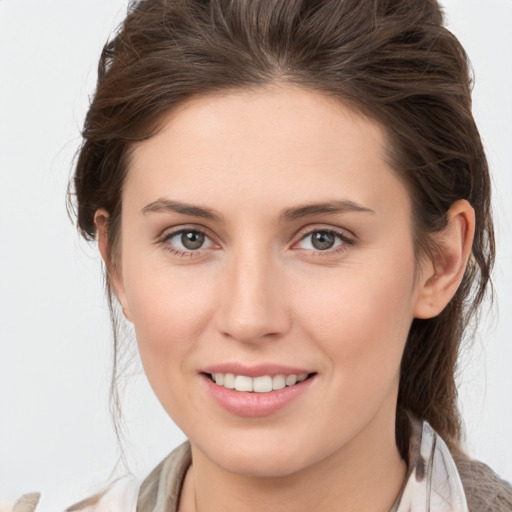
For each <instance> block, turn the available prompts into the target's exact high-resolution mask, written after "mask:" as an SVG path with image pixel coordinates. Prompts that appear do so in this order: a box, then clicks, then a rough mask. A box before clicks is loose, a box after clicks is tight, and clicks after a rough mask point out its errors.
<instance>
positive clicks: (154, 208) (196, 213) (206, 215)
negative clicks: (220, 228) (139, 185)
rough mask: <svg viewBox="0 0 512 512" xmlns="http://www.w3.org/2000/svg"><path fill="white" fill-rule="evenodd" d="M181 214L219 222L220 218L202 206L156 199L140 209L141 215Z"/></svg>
mask: <svg viewBox="0 0 512 512" xmlns="http://www.w3.org/2000/svg"><path fill="white" fill-rule="evenodd" d="M162 212H171V213H181V214H183V215H190V216H192V217H200V218H202V219H207V220H212V221H219V220H221V216H220V215H218V214H216V213H215V212H214V211H213V210H211V209H210V208H204V207H202V206H195V205H192V204H188V203H182V202H181V201H171V200H170V199H157V200H156V201H153V202H152V203H149V204H148V205H146V206H144V208H142V214H143V215H147V214H148V213H162Z"/></svg>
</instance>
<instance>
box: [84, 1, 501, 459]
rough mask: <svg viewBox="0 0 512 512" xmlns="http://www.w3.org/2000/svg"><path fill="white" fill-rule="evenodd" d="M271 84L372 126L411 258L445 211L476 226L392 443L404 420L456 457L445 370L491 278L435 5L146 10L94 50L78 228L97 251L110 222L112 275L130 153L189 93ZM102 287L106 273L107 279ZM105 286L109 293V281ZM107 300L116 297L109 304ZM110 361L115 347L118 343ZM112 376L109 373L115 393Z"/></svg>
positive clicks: (463, 91)
mask: <svg viewBox="0 0 512 512" xmlns="http://www.w3.org/2000/svg"><path fill="white" fill-rule="evenodd" d="M271 83H285V84H293V85H295V86H297V87H302V88H304V89H306V90H311V91H317V92H321V93H323V94H326V95H329V96H331V97H334V98H337V99H339V101H341V102H343V103H344V104H346V105H348V106H349V107H350V108H352V109H353V110H354V111H355V112H357V113H359V114H362V115H365V116H367V117H369V118H371V119H372V120H374V121H376V122H378V123H379V124H380V125H381V126H382V127H383V128H384V130H385V133H386V136H387V153H388V158H389V161H390V164H391V166H392V168H393V169H394V170H395V171H396V173H397V175H398V176H399V177H400V178H401V179H402V180H403V181H404V183H405V184H406V185H407V187H408V190H409V193H410V195H411V198H412V200H413V210H414V211H413V213H414V233H413V237H414V242H415V248H416V251H417V255H418V257H424V256H425V255H427V256H428V254H429V253H430V252H431V251H432V250H433V246H432V242H431V236H430V235H431V234H432V233H434V232H436V231H440V230H442V229H443V228H444V227H445V225H446V221H447V219H446V213H447V211H448V209H449V208H450V205H452V204H453V203H454V202H455V201H457V200H459V199H466V200H468V201H469V202H470V203H471V205H472V206H473V208H474V210H475V214H476V233H475V238H474V242H473V247H472V254H471V258H470V261H469V263H468V266H467V269H466V272H465V275H464V278H463V280H462V284H461V285H460V287H459V289H458V291H457V293H456V294H455V296H454V297H453V299H452V300H451V302H450V303H449V304H448V306H447V307H446V308H445V310H444V311H443V312H442V313H441V314H440V315H438V316H437V317H435V318H431V319H427V320H419V319H415V320H414V321H413V324H412V326H411V329H410V333H409V337H408V340H407V344H406V348H405V353H404V355H403V360H402V365H401V376H400V388H399V396H398V408H397V429H396V436H397V444H398V447H399V449H400V451H401V453H402V455H403V456H404V455H406V451H407V424H408V423H407V420H406V416H405V411H411V412H413V413H414V414H416V415H418V416H419V417H421V418H424V419H426V420H427V421H428V422H429V423H430V424H431V425H432V427H433V428H434V429H435V430H436V431H437V432H438V433H439V434H440V435H441V436H442V437H443V438H444V439H445V441H446V442H447V444H448V445H449V446H450V447H451V448H452V450H454V449H457V447H458V446H459V442H460V439H461V421H460V415H459V411H458V407H457V390H456V384H455V370H456V362H457V356H458V353H459V349H460V343H461V339H462V337H463V334H464V330H465V328H466V327H467V326H468V324H469V322H470V320H471V318H472V317H473V316H474V315H475V313H477V311H478V308H479V306H480V304H481V302H482V299H483V297H484V295H485V291H486V287H487V285H488V283H489V280H490V272H491V268H492V264H493V259H494V235H493V226H492V219H491V211H490V179H489V173H488V167H487V162H486V158H485V154H484V150H483V147H482V142H481V139H480V136H479V133H478V130H477V127H476V125H475V122H474V119H473V116H472V113H471V76H470V72H469V65H468V59H467V56H466V53H465V51H464V49H463V48H462V46H461V45H460V43H459V42H458V40H457V39H456V37H455V36H454V35H453V34H452V33H450V32H449V31H448V30H447V29H446V28H445V27H444V25H443V16H442V11H441V9H440V7H439V5H438V3H437V1H435V0H364V1H361V0H287V1H283V0H142V1H139V2H135V3H133V4H132V5H131V7H130V9H129V12H128V15H127V17H126V19H125V20H124V22H123V23H122V25H121V26H120V28H119V30H118V31H117V33H116V34H115V37H113V38H112V39H111V40H110V41H109V42H108V43H107V44H106V45H105V47H104V50H103V53H102V55H101V60H100V63H99V72H98V82H97V88H96V92H95V95H94V98H93V99H92V102H91V105H90V109H89V111H88V114H87V118H86V120H85V125H84V129H83V139H84V141H83V145H82V147H81V149H80V151H79V154H78V159H77V165H76V173H75V176H74V194H76V198H74V199H76V213H77V219H78V227H79V229H80V231H81V233H82V234H83V236H84V237H85V238H87V239H94V238H95V235H96V227H95V225H94V213H95V211H96V210H97V209H98V208H104V209H106V210H107V211H108V213H109V221H108V235H109V243H110V250H111V256H112V261H113V262H114V264H115V261H116V257H117V256H118V254H117V252H118V251H117V241H118V240H119V235H120V214H121V208H122V204H121V192H122V187H123V182H124V179H125V176H126V172H127V167H128V163H129V156H130V150H131V148H132V147H133V143H134V142H136V141H141V140H144V139H147V138H148V137H151V136H152V135H153V134H155V133H156V132H157V131H158V129H159V127H160V124H161V121H162V119H163V117H164V116H165V115H166V114H167V113H168V112H169V111H170V110H171V109H173V108H174V107H176V106H177V105H178V104H180V103H182V102H184V101H186V100H187V99H189V98H192V97H194V96H196V95H201V94H208V93H213V92H216V91H229V90H236V89H244V88H257V87H260V86H265V85H267V84H271ZM107 280H108V272H107ZM107 284H108V281H107ZM111 297H112V296H111ZM114 342H115V347H116V351H115V354H116V357H117V343H118V341H117V338H116V336H115V340H114ZM116 368H117V364H116V362H115V363H114V376H113V390H114V394H115V382H116Z"/></svg>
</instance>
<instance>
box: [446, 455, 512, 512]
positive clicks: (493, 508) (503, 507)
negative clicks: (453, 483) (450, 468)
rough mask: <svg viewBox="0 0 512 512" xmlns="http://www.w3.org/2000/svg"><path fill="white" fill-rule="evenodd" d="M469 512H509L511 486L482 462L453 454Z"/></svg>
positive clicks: (511, 499)
mask: <svg viewBox="0 0 512 512" xmlns="http://www.w3.org/2000/svg"><path fill="white" fill-rule="evenodd" d="M453 459H454V460H455V464H456V466H457V470H458V472H459V475H460V479H461V481H462V485H463V487H464V492H465V493H466V499H467V502H468V507H469V510H470V512H511V511H512V485H510V483H508V482H506V481H505V480H502V479H501V478H500V477H499V476H498V475H497V474H496V473H495V472H494V471H493V470H492V469H491V468H490V467H489V466H487V465H486V464H484V463H483V462H479V461H477V460H473V459H470V458H469V457H468V456H467V455H465V454H463V453H454V454H453Z"/></svg>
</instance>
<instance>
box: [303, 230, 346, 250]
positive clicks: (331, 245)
mask: <svg viewBox="0 0 512 512" xmlns="http://www.w3.org/2000/svg"><path fill="white" fill-rule="evenodd" d="M351 243H352V240H350V239H349V238H348V237H347V236H345V235H344V234H342V233H339V232H337V231H334V230H330V229H315V230H314V231H310V232H309V233H306V234H305V235H304V236H303V237H302V238H301V239H300V241H299V242H298V244H297V245H298V246H299V247H300V248H301V249H306V250H312V251H324V252H325V251H329V250H331V249H336V248H337V247H339V246H342V245H346V244H351Z"/></svg>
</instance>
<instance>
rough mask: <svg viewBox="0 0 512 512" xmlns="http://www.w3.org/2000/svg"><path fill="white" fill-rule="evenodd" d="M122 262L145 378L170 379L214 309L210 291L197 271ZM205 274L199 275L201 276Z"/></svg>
mask: <svg viewBox="0 0 512 512" xmlns="http://www.w3.org/2000/svg"><path fill="white" fill-rule="evenodd" d="M147 261H149V264H148V263H144V262H142V261H137V260H136V259H133V260H132V261H127V262H126V265H124V267H123V272H124V274H125V275H126V276H129V278H128V279H127V280H126V281H125V292H126V302H127V305H128V308H129V311H130V316H131V320H132V322H133V325H134V328H135V333H136V338H137V344H138V347H139V352H140V356H141V360H142V363H143V366H144V369H145V371H146V374H147V376H148V379H149V380H150V382H151V383H152V385H153V386H155V381H158V380H172V379H174V378H177V373H174V372H172V371H169V369H170V368H169V365H170V366H171V367H172V368H176V369H178V368H180V369H181V367H182V366H183V365H184V364H186V362H187V361H188V360H189V359H188V357H187V356H188V354H190V353H191V352H192V351H193V350H194V349H195V348H196V345H197V342H198V339H199V337H200V335H201V333H202V332H203V331H204V329H205V325H206V324H207V322H208V318H209V316H210V314H211V311H212V308H213V306H214V304H215V302H214V293H213V290H212V288H213V286H212V284H211V283H210V281H211V279H210V281H209V279H208V276H207V275H206V274H205V273H204V272H203V273H202V272H201V270H200V269H195V270H193V271H192V272H185V271H184V270H183V268H178V269H176V268H173V267H171V266H166V265H165V264H164V265H162V264H161V263H160V264H158V263H157V264H153V265H152V264H151V259H150V258H148V259H147ZM203 274H204V275H203Z"/></svg>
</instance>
